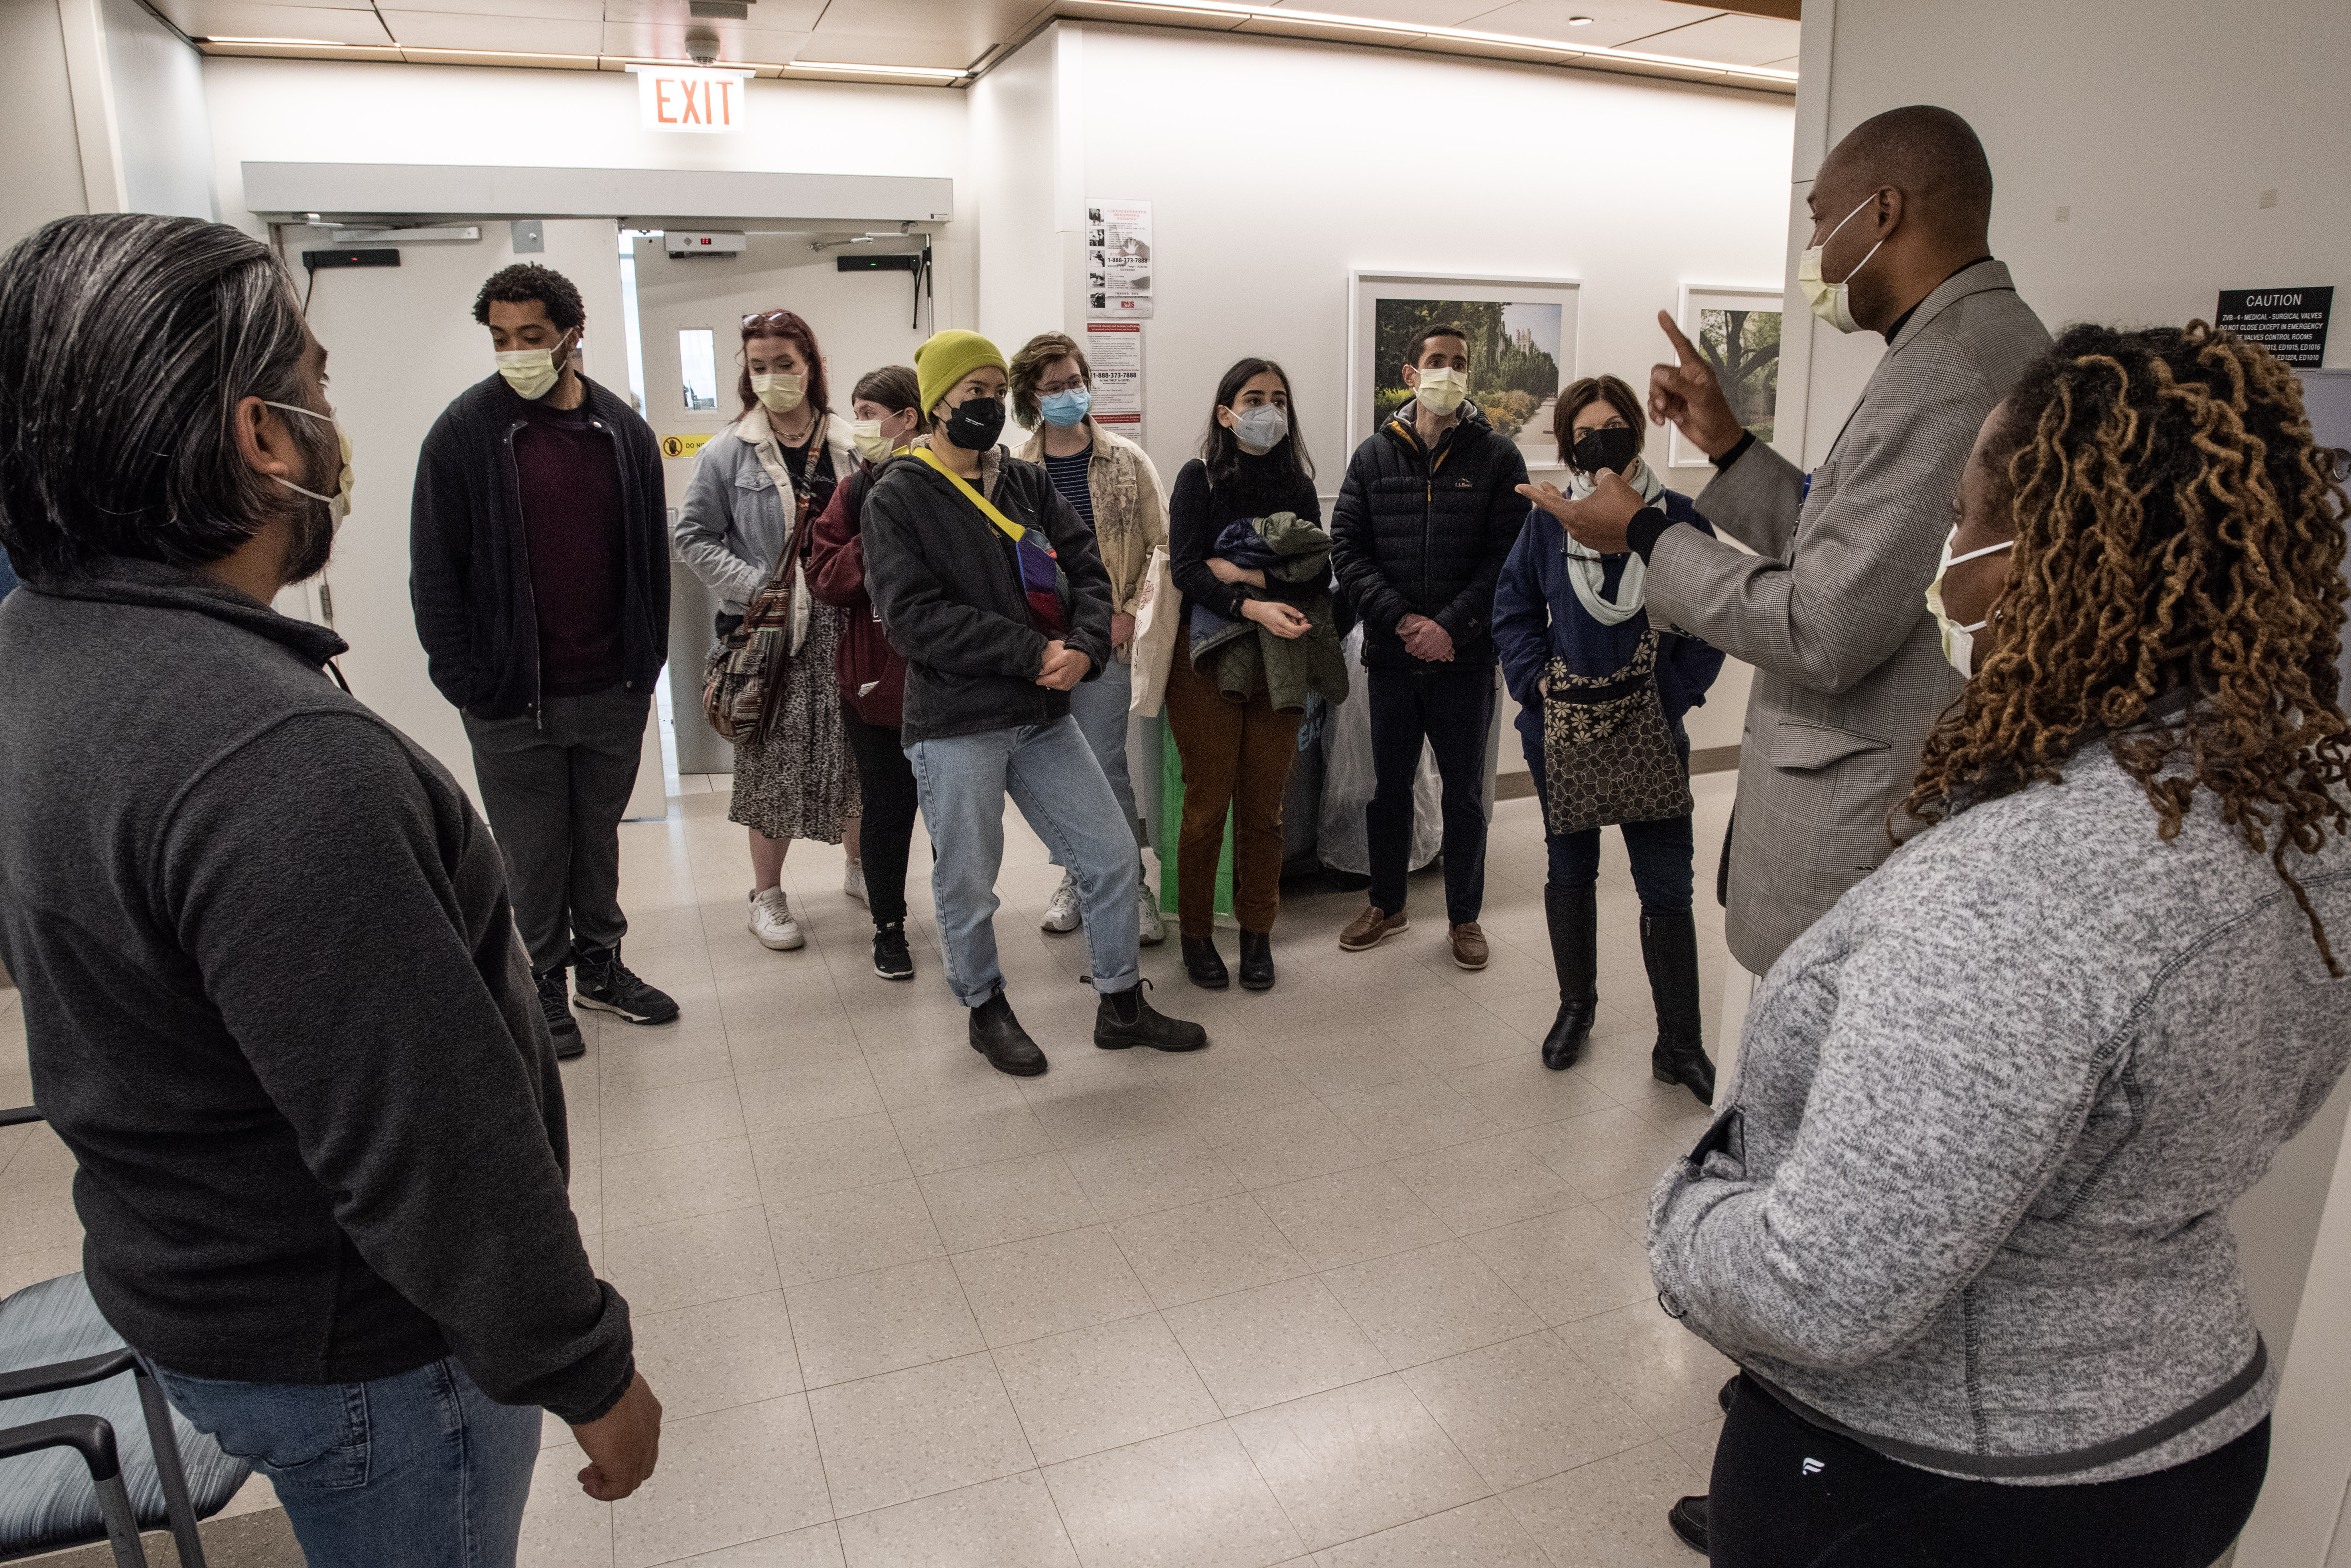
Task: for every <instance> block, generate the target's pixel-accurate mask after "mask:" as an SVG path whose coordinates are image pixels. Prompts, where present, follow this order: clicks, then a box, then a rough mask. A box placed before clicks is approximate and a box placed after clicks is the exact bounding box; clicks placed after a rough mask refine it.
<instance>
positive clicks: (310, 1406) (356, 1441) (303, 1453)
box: [155, 1356, 540, 1568]
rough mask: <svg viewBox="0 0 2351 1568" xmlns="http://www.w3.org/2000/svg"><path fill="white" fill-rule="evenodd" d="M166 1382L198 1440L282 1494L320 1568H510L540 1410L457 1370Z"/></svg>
mask: <svg viewBox="0 0 2351 1568" xmlns="http://www.w3.org/2000/svg"><path fill="white" fill-rule="evenodd" d="M155 1377H156V1381H157V1382H158V1383H160V1384H162V1387H163V1392H164V1394H165V1396H168V1397H169V1398H170V1399H171V1401H172V1404H173V1405H174V1406H178V1407H179V1411H180V1414H181V1415H183V1416H186V1417H187V1418H188V1419H189V1421H190V1422H192V1423H193V1425H194V1426H195V1427H196V1429H197V1430H198V1431H200V1432H205V1433H209V1434H210V1435H211V1436H212V1437H214V1439H216V1440H217V1441H218V1442H219V1444H220V1446H221V1448H223V1449H225V1451H227V1452H228V1453H230V1454H233V1455H235V1457H236V1458H241V1459H250V1460H252V1461H253V1463H254V1464H255V1465H256V1467H258V1468H259V1469H260V1470H261V1471H262V1473H263V1474H265V1475H266V1476H267V1477H268V1478H269V1479H270V1480H271V1481H272V1482H274V1483H275V1484H276V1486H277V1499H278V1500H279V1501H280V1502H282V1503H284V1504H285V1505H286V1517H287V1521H289V1522H290V1523H291V1524H292V1525H293V1527H294V1537H295V1539H296V1540H297V1541H298V1542H301V1543H302V1555H303V1556H304V1557H305V1558H307V1559H308V1561H309V1563H310V1568H510V1565H511V1564H512V1563H513V1562H514V1560H515V1547H516V1544H517V1542H518V1541H519V1540H520V1539H521V1536H522V1509H523V1504H524V1503H525V1502H526V1501H528V1500H529V1497H530V1472H531V1467H532V1466H533V1465H535V1464H537V1463H538V1443H539V1428H540V1416H539V1412H538V1407H537V1406H527V1405H523V1406H518V1405H497V1404H494V1403H492V1402H491V1400H490V1397H489V1396H487V1395H486V1394H484V1393H483V1392H482V1391H481V1390H480V1389H479V1388H476V1387H475V1386H474V1380H473V1379H472V1378H470V1377H468V1376H466V1375H465V1368H464V1367H462V1366H459V1365H458V1364H457V1362H456V1359H455V1357H454V1356H452V1357H444V1359H442V1360H440V1361H436V1362H434V1363H433V1364H430V1365H428V1366H420V1367H418V1368H417V1369H416V1370H415V1371H413V1372H403V1373H400V1374H398V1375H394V1376H392V1377H379V1378H376V1379H374V1380H372V1381H371V1382H367V1383H222V1382H217V1381H215V1380H214V1379H212V1378H208V1377H190V1376H188V1375H186V1374H184V1373H178V1372H173V1371H171V1370H170V1369H168V1368H166V1367H161V1366H159V1367H157V1368H156V1369H155Z"/></svg>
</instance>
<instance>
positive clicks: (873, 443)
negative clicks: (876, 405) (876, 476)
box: [849, 419, 890, 463]
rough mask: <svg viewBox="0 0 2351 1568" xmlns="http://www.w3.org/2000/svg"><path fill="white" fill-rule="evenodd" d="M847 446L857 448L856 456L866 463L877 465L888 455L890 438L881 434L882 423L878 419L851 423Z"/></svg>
mask: <svg viewBox="0 0 2351 1568" xmlns="http://www.w3.org/2000/svg"><path fill="white" fill-rule="evenodd" d="M849 444H851V445H852V446H854V447H855V448H857V455H859V456H860V457H862V458H864V459H865V461H867V462H868V463H879V462H881V461H882V460H883V458H885V457H887V456H889V455H890V438H889V437H888V436H886V435H884V434H882V422H881V421H880V420H878V419H860V420H854V421H852V422H851V423H850V426H849Z"/></svg>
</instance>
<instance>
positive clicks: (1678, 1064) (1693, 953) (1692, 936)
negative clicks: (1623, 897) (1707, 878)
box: [1641, 911, 1714, 1105]
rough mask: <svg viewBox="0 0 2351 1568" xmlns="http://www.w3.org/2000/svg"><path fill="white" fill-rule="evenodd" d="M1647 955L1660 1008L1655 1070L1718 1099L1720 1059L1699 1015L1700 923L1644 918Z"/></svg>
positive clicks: (1664, 1079) (1686, 918)
mask: <svg viewBox="0 0 2351 1568" xmlns="http://www.w3.org/2000/svg"><path fill="white" fill-rule="evenodd" d="M1641 959H1642V961H1643V962H1644V963H1645V964H1646V965H1647V966H1648V969H1649V995H1650V997H1651V998H1653V999H1654V1000H1655V1001H1656V1008H1657V1043H1656V1048H1655V1049H1653V1050H1652V1051H1650V1052H1649V1071H1651V1072H1652V1073H1654V1074H1656V1079H1657V1082H1660V1083H1678V1084H1680V1085H1681V1086H1682V1087H1683V1088H1685V1089H1687V1090H1688V1091H1689V1092H1691V1093H1693V1094H1695V1095H1697V1096H1698V1098H1699V1099H1700V1100H1701V1101H1703V1102H1705V1103H1707V1104H1708V1105H1711V1104H1713V1103H1714V1062H1713V1061H1712V1059H1710V1058H1709V1057H1708V1055H1707V1054H1706V1031H1705V1028H1704V1025H1703V1023H1702V1022H1701V1020H1700V1019H1699V1016H1698V921H1697V919H1696V917H1695V916H1693V915H1690V914H1689V913H1688V912H1687V911H1684V912H1683V913H1682V914H1679V915H1642V916H1641Z"/></svg>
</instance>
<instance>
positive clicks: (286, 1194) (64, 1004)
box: [0, 214, 660, 1568]
mask: <svg viewBox="0 0 2351 1568" xmlns="http://www.w3.org/2000/svg"><path fill="white" fill-rule="evenodd" d="M100 340H102V341H105V342H106V343H108V345H109V351H108V352H107V353H105V354H102V355H95V356H92V355H84V354H80V353H78V352H74V351H72V350H71V345H73V344H76V343H81V342H89V341H100ZM325 357H326V356H325V353H324V350H321V349H320V348H319V344H318V343H317V341H316V340H314V339H312V338H310V336H309V334H308V329H307V328H305V327H304V325H303V323H302V319H301V317H300V314H299V311H298V308H297V307H296V305H295V303H294V300H293V297H292V295H291V293H290V290H289V287H288V284H287V279H286V277H285V273H284V269H283V267H282V266H281V265H280V264H279V263H278V262H277V258H276V257H275V256H274V255H273V254H272V253H271V252H270V250H269V249H268V248H267V247H266V246H264V245H263V244H262V243H261V242H259V241H257V240H255V239H253V238H251V237H249V236H247V235H243V234H241V233H239V232H238V231H236V230H234V229H230V228H226V227H224V226H222V225H211V224H202V223H197V222H194V221H193V220H189V219H177V218H170V219H167V218H156V217H151V216H145V215H141V214H92V215H89V216H87V217H73V218H65V219H60V220H58V221H57V222H56V223H53V224H51V225H48V226H47V227H46V228H44V229H42V230H41V231H39V232H38V233H37V234H36V235H33V236H32V237H30V238H28V239H26V241H24V242H23V243H21V244H20V245H18V246H16V248H15V249H14V250H13V251H11V252H10V253H9V255H8V256H6V258H5V260H0V432H5V436H0V540H5V544H6V545H7V548H8V549H9V551H10V553H11V554H12V555H14V556H15V558H16V562H17V564H18V566H19V567H20V568H21V569H22V570H23V572H24V577H25V585H24V588H23V589H22V590H21V591H18V592H16V593H14V594H11V595H10V596H9V597H8V600H7V601H6V602H5V604H0V668H5V670H6V671H7V672H8V678H7V680H6V681H5V683H0V800H6V801H7V803H8V805H7V810H5V813H0V956H5V959H6V961H7V965H8V968H9V971H10V973H12V974H13V975H15V976H16V978H17V980H18V982H19V983H20V984H21V985H22V986H23V988H24V1009H25V1022H26V1040H27V1043H28V1046H29V1049H30V1054H31V1059H32V1071H33V1090H34V1094H35V1098H36V1100H37V1103H38V1104H39V1106H40V1108H41V1110H42V1112H43V1113H44V1114H45V1115H46V1117H47V1120H48V1122H49V1124H50V1125H52V1126H53V1127H54V1128H55V1129H56V1130H57V1134H58V1136H60V1137H61V1138H63V1139H64V1140H65V1142H66V1144H67V1145H68V1147H70V1148H71V1149H72V1150H73V1153H74V1155H75V1158H76V1159H77V1160H78V1163H79V1167H80V1168H79V1171H78V1174H77V1176H76V1177H75V1180H74V1202H75V1207H76V1208H77V1210H78V1212H79V1215H80V1218H81V1221H82V1225H83V1228H84V1229H85V1231H86V1233H87V1239H86V1242H85V1246H84V1258H85V1270H86V1272H87V1274H88V1278H89V1290H90V1293H91V1295H92V1296H93V1297H94V1298H95V1299H96V1301H97V1302H98V1305H99V1310H100V1311H101V1312H104V1313H105V1315H106V1318H107V1320H108V1322H110V1323H111V1324H113V1326H114V1327H115V1329H116V1330H117V1331H118V1332H120V1333H121V1335H122V1336H123V1338H124V1339H125V1340H126V1341H128V1342H129V1343H130V1344H131V1346H132V1347H133V1348H134V1349H136V1350H138V1351H140V1352H141V1353H142V1354H145V1355H146V1356H148V1357H149V1358H151V1359H152V1361H153V1362H154V1364H156V1366H157V1368H158V1373H159V1377H160V1380H161V1381H162V1385H163V1386H164V1389H165V1391H166V1392H167V1393H168V1394H169V1395H170V1396H171V1398H172V1402H173V1403H174V1404H175V1405H177V1406H179V1407H180V1408H181V1409H182V1411H183V1413H185V1414H186V1415H187V1416H189V1418H190V1419H191V1420H193V1422H194V1423H195V1425H196V1426H197V1427H200V1428H201V1429H203V1430H205V1431H208V1432H213V1433H214V1434H215V1435H216V1436H217V1437H219V1438H220V1441H221V1444H222V1446H223V1447H224V1448H226V1449H227V1450H228V1451H229V1452H230V1453H232V1454H235V1455H238V1456H240V1457H244V1458H252V1459H254V1460H255V1461H256V1462H257V1463H258V1464H259V1466H260V1467H261V1468H262V1469H264V1470H266V1472H267V1473H268V1474H269V1475H270V1476H271V1477H272V1478H273V1479H274V1480H275V1481H276V1483H277V1494H278V1496H279V1498H280V1500H283V1501H284V1503H285V1505H286V1508H287V1514H288V1516H289V1518H290V1520H291V1521H292V1523H293V1525H294V1529H295V1533H296V1534H297V1536H298V1538H299V1539H300V1541H301V1542H302V1546H303V1550H304V1552H305V1553H306V1555H307V1557H308V1561H309V1563H311V1564H312V1568H340V1565H342V1564H366V1565H368V1568H386V1565H407V1564H416V1565H417V1568H425V1565H435V1568H437V1565H441V1564H449V1563H465V1564H468V1565H469V1568H474V1565H479V1568H495V1565H496V1564H500V1563H512V1562H513V1561H514V1551H515V1542H516V1538H517V1533H518V1531H519V1529H520V1524H521V1516H522V1509H523V1502H524V1500H525V1498H526V1497H527V1496H528V1491H529V1486H530V1477H531V1472H532V1469H533V1466H534V1464H535V1462H536V1460H537V1458H538V1449H539V1443H540V1437H539V1433H540V1416H539V1407H542V1406H543V1407H545V1408H546V1409H549V1410H552V1411H553V1412H555V1413H556V1415H557V1416H559V1417H561V1418H562V1419H563V1420H564V1421H566V1422H568V1423H569V1424H570V1425H571V1426H572V1427H573V1428H574V1430H575V1432H576V1433H577V1434H578V1436H579V1437H580V1444H581V1446H582V1448H585V1449H586V1450H587V1452H588V1457H589V1459H590V1464H589V1466H588V1468H587V1469H586V1470H584V1471H583V1472H582V1473H581V1479H582V1481H583V1483H584V1484H585V1485H586V1487H587V1490H589V1491H590V1493H591V1494H593V1495H596V1496H600V1497H605V1498H613V1497H621V1496H625V1495H627V1494H628V1492H629V1491H630V1490H633V1489H634V1487H635V1486H636V1485H637V1484H638V1482H639V1481H641V1480H642V1479H643V1477H644V1476H645V1475H646V1474H648V1473H650V1472H651V1470H652V1468H653V1458H654V1448H655V1441H656V1436H657V1433H658V1430H659V1422H660V1406H659V1405H658V1403H656V1402H655V1401H654V1399H653V1395H652V1393H651V1391H650V1390H649V1389H648V1388H647V1387H646V1385H645V1382H644V1379H643V1377H642V1376H641V1375H638V1374H637V1372H636V1370H635V1367H634V1363H633V1360H632V1345H631V1338H630V1332H629V1311H628V1304H627V1303H626V1302H625V1301H622V1299H621V1297H620V1296H619V1295H618V1294H617V1293H615V1292H614V1291H613V1290H612V1289H611V1286H609V1285H606V1284H603V1283H602V1282H601V1281H598V1280H597V1278H596V1277H595V1272H594V1270H593V1269H592V1268H591V1267H590V1263H589V1260H588V1256H587V1253H586V1251H585V1249H583V1247H582V1245H581V1242H580V1229H579V1226H578V1224H577V1222H576V1221H575V1220H574V1218H573V1217H572V1213H571V1207H570V1203H569V1197H568V1196H567V1194H566V1191H565V1178H566V1170H567V1166H568V1154H569V1151H568V1147H567V1139H566V1133H565V1122H564V1109H563V1085H562V1079H561V1077H560V1075H559V1069H558V1067H557V1065H556V1061H555V1055H554V1048H553V1045H552V1042H551V1041H550V1040H549V1034H548V1030H547V1026H546V1023H545V1021H544V1019H543V1018H542V1016H541V1014H540V1010H539V1008H538V999H537V994H536V991H535V988H534V987H533V985H532V982H531V977H530V973H529V969H528V965H527V963H526V961H525V959H524V957H523V955H522V950H521V947H520V946H519V945H518V943H517V939H516V936H515V928H514V916H513V910H512V906H511V904H509V903H508V901H507V889H506V874H505V868H504V865H503V863H502V862H501V860H500V857H499V854H498V851H497V847H496V844H495V843H494V842H493V841H492V840H491V838H490V836H489V833H488V831H486V829H485V828H484V826H483V824H482V821H481V819H480V818H479V817H477V816H476V815H475V813H474V811H473V810H472V808H471V807H470V806H469V805H468V804H467V803H466V800H465V794H464V792H463V791H462V790H461V789H459V788H458V787H457V784H456V781H455V779H452V778H451V777H450V776H449V774H448V773H447V771H446V770H444V768H442V767H441V766H440V765H439V764H438V763H436V762H435V761H434V760H433V758H431V757H430V756H428V755H427V754H426V753H425V752H424V751H423V749H422V748H421V747H418V746H417V745H416V744H415V743H414V742H413V741H411V740H410V739H408V738H407V737H405V736H403V735H402V734H400V733H399V732H398V731H397V730H395V729H393V728H392V727H391V726H389V725H387V724H386V723H384V721H383V720H382V719H381V718H379V717H378V716H376V715H374V714H373V713H371V712H370V711H369V710H368V709H367V708H366V707H365V706H362V705H361V704H360V703H359V702H357V701H356V700H354V699H353V698H352V697H350V695H347V694H346V693H345V692H343V691H341V690H339V689H337V686H336V685H335V684H334V683H333V682H330V681H329V678H328V674H327V673H326V671H325V670H324V669H322V668H321V666H322V665H324V664H326V663H327V661H328V660H329V659H330V658H332V657H333V656H334V655H335V654H337V653H340V652H342V650H343V643H342V641H341V640H340V638H338V637H337V636H336V635H335V634H334V633H333V632H330V631H329V630H327V629H326V628H324V627H320V626H316V625H312V624H310V623H309V622H303V621H296V620H291V619H289V618H287V617H286V616H283V615H280V614H278V613H277V612H275V611H273V610H272V609H271V608H270V607H269V601H270V600H271V599H273V598H274V597H275V596H276V594H277V591H278V590H279V589H280V588H281V587H282V586H284V584H285V583H287V581H289V580H298V579H299V578H301V577H305V576H308V575H310V574H311V573H314V572H316V571H317V570H319V567H320V566H321V565H323V564H324V561H325V559H326V555H327V549H328V547H329V544H330V543H331V540H332V538H333V519H335V518H339V517H340V514H341V512H342V509H343V508H344V507H346V506H347V505H348V502H349V486H350V478H349V470H348V468H346V469H344V471H343V474H342V476H341V477H340V480H339V478H338V476H337V466H338V465H337V459H336V453H335V440H334V425H333V421H332V415H331V413H330V412H329V405H328V402H327V399H326V396H325V392H324V388H323V379H324V378H323V374H322V371H323V368H324V361H325ZM223 410H227V411H228V413H227V417H226V418H224V417H223V412H222V411H223ZM330 492H331V495H330V494H329V493H330Z"/></svg>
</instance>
